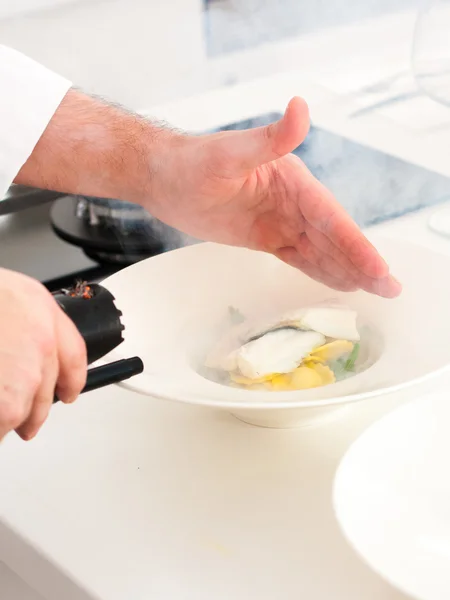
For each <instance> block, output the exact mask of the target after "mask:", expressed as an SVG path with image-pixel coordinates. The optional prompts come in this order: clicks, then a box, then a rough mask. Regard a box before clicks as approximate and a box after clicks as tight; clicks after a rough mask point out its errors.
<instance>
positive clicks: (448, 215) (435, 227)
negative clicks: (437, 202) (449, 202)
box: [428, 206, 450, 238]
mask: <svg viewBox="0 0 450 600" xmlns="http://www.w3.org/2000/svg"><path fill="white" fill-rule="evenodd" d="M428 227H429V228H430V229H431V231H434V232H435V233H439V234H440V235H443V236H445V237H449V238H450V206H443V207H442V208H440V209H438V210H437V211H436V212H435V213H433V214H432V215H431V217H430V218H429V220H428Z"/></svg>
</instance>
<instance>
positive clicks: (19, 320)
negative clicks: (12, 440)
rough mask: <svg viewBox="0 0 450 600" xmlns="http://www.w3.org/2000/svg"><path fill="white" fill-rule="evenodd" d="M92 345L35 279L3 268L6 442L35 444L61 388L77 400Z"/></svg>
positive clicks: (0, 350)
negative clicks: (12, 437)
mask: <svg viewBox="0 0 450 600" xmlns="http://www.w3.org/2000/svg"><path fill="white" fill-rule="evenodd" d="M86 371H87V364H86V346H85V343H84V340H83V338H82V337H81V335H80V334H79V332H78V330H77V329H76V327H75V325H74V324H73V323H72V321H71V320H70V319H69V317H67V316H66V315H65V314H64V312H63V311H62V310H61V308H60V307H59V306H58V304H57V303H56V302H55V300H54V299H53V297H52V296H51V294H50V293H49V292H48V291H47V290H46V289H45V288H44V286H42V285H41V284H40V283H39V282H37V281H35V280H34V279H30V278H29V277H26V276H25V275H21V274H19V273H14V272H12V271H7V270H5V269H0V439H2V437H3V436H5V435H6V434H7V433H8V432H9V431H12V430H16V431H17V433H18V434H19V435H20V437H21V438H23V439H24V440H30V439H31V438H33V437H34V436H35V435H36V433H37V432H38V431H39V429H40V427H41V426H42V424H43V423H44V421H45V419H46V418H47V415H48V412H49V410H50V407H51V405H52V402H53V395H54V392H55V389H56V391H57V394H58V396H59V398H60V399H61V400H62V401H63V402H67V403H68V402H72V401H73V400H75V399H76V397H77V396H78V394H79V393H80V391H81V389H82V388H83V386H84V384H85V380H86Z"/></svg>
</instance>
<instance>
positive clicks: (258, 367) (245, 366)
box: [235, 329, 325, 379]
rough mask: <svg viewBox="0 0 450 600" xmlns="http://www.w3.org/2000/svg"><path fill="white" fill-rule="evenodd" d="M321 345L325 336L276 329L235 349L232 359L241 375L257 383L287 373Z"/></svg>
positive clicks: (311, 332) (315, 333) (312, 332)
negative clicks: (273, 375) (274, 374)
mask: <svg viewBox="0 0 450 600" xmlns="http://www.w3.org/2000/svg"><path fill="white" fill-rule="evenodd" d="M324 343H325V336H323V335H322V334H320V333H317V332H315V331H299V330H296V329H278V330H276V331H272V332H270V333H267V334H266V335H264V336H263V337H260V338H258V339H257V340H254V341H252V342H248V343H247V344H245V345H244V346H242V347H241V348H239V350H238V351H237V353H236V355H235V358H236V362H237V366H238V368H239V371H240V372H241V373H242V375H244V376H245V377H249V378H250V379H257V378H259V377H265V376H266V375H271V374H272V373H290V372H291V371H293V370H294V369H295V368H296V367H298V366H299V364H300V363H301V362H302V360H303V359H304V358H305V356H307V355H308V354H309V353H310V352H311V350H314V348H317V347H318V346H321V345H323V344H324Z"/></svg>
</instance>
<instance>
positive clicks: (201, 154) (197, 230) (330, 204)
mask: <svg viewBox="0 0 450 600" xmlns="http://www.w3.org/2000/svg"><path fill="white" fill-rule="evenodd" d="M308 129H309V114H308V108H307V106H306V104H305V102H304V101H303V100H301V99H300V98H294V99H293V100H292V101H291V102H290V104H289V106H288V108H287V110H286V113H285V115H284V117H283V118H282V119H281V120H280V121H279V122H278V123H275V124H273V125H269V126H267V127H261V128H257V129H249V130H246V131H226V132H221V133H216V134H213V135H205V136H189V135H183V134H180V133H177V132H172V131H170V129H168V128H165V127H159V126H157V125H154V124H153V123H151V122H149V121H148V120H147V119H144V118H141V117H138V116H136V115H133V114H132V113H127V112H126V111H124V110H122V109H121V108H119V107H115V106H110V105H108V104H106V103H105V102H103V101H101V100H99V99H96V98H90V97H88V96H86V95H84V94H82V93H80V92H78V91H75V90H71V91H70V92H69V93H68V94H67V96H66V97H65V98H64V100H63V102H61V105H60V106H59V108H58V110H57V111H56V113H55V115H54V117H53V118H52V120H51V121H50V123H49V125H48V126H47V128H46V130H45V131H44V133H43V135H42V137H41V139H40V140H39V142H38V144H37V145H36V147H35V148H34V150H33V152H32V154H31V156H30V158H29V159H28V160H27V162H26V163H25V165H24V166H23V167H22V169H21V170H20V172H19V173H18V175H17V178H16V180H15V181H16V183H22V184H24V185H31V186H36V187H41V188H49V189H52V190H56V191H60V192H64V193H70V194H81V195H86V196H102V197H106V198H117V199H118V200H129V201H132V202H136V203H138V204H142V205H143V206H144V207H145V208H147V209H148V211H149V212H150V213H151V214H153V215H154V216H155V217H158V218H159V219H160V220H162V221H164V222H165V223H167V224H169V225H172V226H174V227H176V228H178V229H180V230H182V231H185V232H186V233H188V234H191V235H192V236H194V237H197V238H200V239H203V240H210V241H215V242H221V243H225V244H232V245H236V246H248V247H249V248H253V249H257V250H263V251H266V252H270V253H272V254H274V255H275V256H278V257H279V258H280V259H282V260H284V261H285V262H287V263H289V264H291V265H293V266H295V267H298V268H299V269H301V270H302V271H304V272H305V273H306V274H307V275H309V276H311V277H313V278H314V279H317V280H319V281H321V282H324V283H326V284H328V285H329V286H331V287H333V288H336V289H338V290H354V289H358V288H362V289H364V290H367V291H369V292H372V293H375V294H379V295H381V296H387V297H394V296H397V295H398V294H399V293H400V291H401V286H400V284H399V283H398V282H397V281H396V280H395V279H393V278H392V277H391V276H390V274H389V269H388V266H387V265H386V263H385V262H384V260H383V259H382V258H381V257H380V256H379V254H378V252H377V251H376V250H375V248H374V247H373V246H372V245H371V244H370V243H369V242H368V241H367V239H366V238H365V237H364V235H363V234H362V233H361V231H360V230H359V228H358V226H357V225H356V224H355V223H354V222H353V221H352V219H351V218H350V217H349V216H348V214H347V213H346V212H345V210H344V209H343V208H342V206H341V205H340V204H339V203H338V202H337V201H336V200H335V198H334V197H333V195H332V194H331V193H330V192H329V191H328V190H327V189H326V188H325V187H324V186H323V185H321V184H320V183H319V182H318V181H317V179H315V178H314V177H313V176H312V174H311V173H310V172H309V171H308V169H307V168H306V167H305V165H304V164H303V163H302V161H301V160H300V159H299V158H297V157H296V156H294V155H293V154H290V153H291V152H292V150H294V149H295V148H296V147H297V146H298V145H299V144H300V143H301V142H302V141H303V139H304V138H305V136H306V134H307V132H308ZM55 148H57V150H58V151H57V152H55ZM357 176H358V173H355V177H357ZM361 202H364V198H361Z"/></svg>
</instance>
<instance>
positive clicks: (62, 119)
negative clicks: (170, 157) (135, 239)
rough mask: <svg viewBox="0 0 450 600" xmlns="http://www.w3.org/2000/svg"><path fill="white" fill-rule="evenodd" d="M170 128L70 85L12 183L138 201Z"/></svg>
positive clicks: (165, 148) (146, 191)
mask: <svg viewBox="0 0 450 600" xmlns="http://www.w3.org/2000/svg"><path fill="white" fill-rule="evenodd" d="M174 137H175V134H174V133H172V132H170V131H169V130H167V129H165V128H162V127H158V126H156V125H153V124H152V123H150V122H149V121H148V120H146V119H144V118H141V117H139V116H137V115H134V114H132V113H128V112H126V111H125V110H123V109H121V108H118V107H116V106H112V105H109V104H107V103H105V102H103V101H101V100H99V99H96V98H91V97H89V96H87V95H85V94H82V93H81V92H78V91H76V90H70V91H69V92H68V93H67V95H66V96H65V98H64V99H63V101H62V103H61V104H60V106H59V108H58V109H57V111H56V113H55V114H54V116H53V118H52V120H51V121H50V123H49V125H48V126H47V128H46V130H45V131H44V133H43V135H42V137H41V138H40V140H39V142H38V143H37V145H36V147H35V148H34V150H33V152H32V154H31V156H30V157H29V159H28V160H27V162H26V163H25V164H24V165H23V167H22V169H21V170H20V172H19V173H18V175H17V177H16V179H15V183H18V184H23V185H29V186H35V187H39V188H43V189H51V190H54V191H58V192H63V193H68V194H80V195H86V196H98V197H104V198H115V199H118V200H129V201H131V202H138V203H141V202H142V200H143V199H145V198H149V197H151V195H152V183H153V182H154V180H155V178H156V177H157V174H158V171H159V170H160V166H161V165H162V164H164V161H165V157H166V155H167V153H168V152H169V151H170V150H169V146H170V143H171V140H172V138H174Z"/></svg>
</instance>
